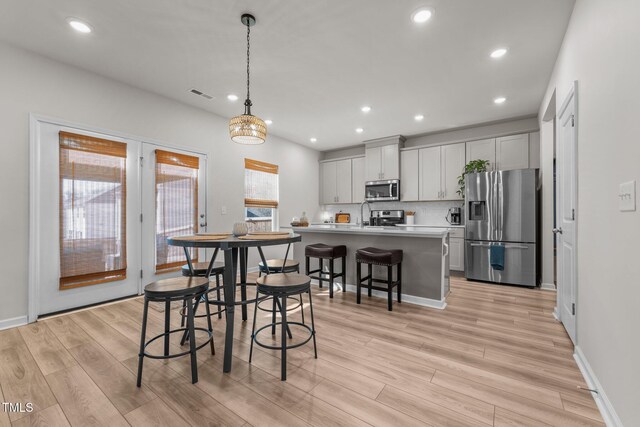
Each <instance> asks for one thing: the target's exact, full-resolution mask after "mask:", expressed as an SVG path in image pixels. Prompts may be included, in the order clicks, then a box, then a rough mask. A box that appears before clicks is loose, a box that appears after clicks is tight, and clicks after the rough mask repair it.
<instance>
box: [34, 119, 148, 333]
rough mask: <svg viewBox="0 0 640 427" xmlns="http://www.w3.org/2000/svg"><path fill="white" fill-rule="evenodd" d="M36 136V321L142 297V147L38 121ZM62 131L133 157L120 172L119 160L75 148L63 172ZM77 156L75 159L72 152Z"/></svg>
mask: <svg viewBox="0 0 640 427" xmlns="http://www.w3.org/2000/svg"><path fill="white" fill-rule="evenodd" d="M33 131H34V132H35V133H34V135H33V136H32V138H35V140H34V141H35V143H34V145H33V149H34V151H35V153H34V157H33V158H34V159H36V160H35V162H34V163H32V165H31V167H32V169H33V170H32V176H33V177H34V185H33V187H32V188H33V191H34V193H35V200H36V202H35V203H34V205H33V206H32V207H31V209H32V232H33V234H34V237H33V238H32V244H33V247H32V248H31V260H30V263H31V265H32V266H33V267H32V269H31V273H30V295H29V297H30V312H29V314H30V320H31V321H34V320H36V317H37V316H38V315H43V314H47V313H53V312H57V311H62V310H67V309H71V308H75V307H81V306H85V305H89V304H94V303H98V302H102V301H108V300H112V299H116V298H121V297H125V296H129V295H135V294H138V292H139V286H140V283H139V274H138V269H139V256H140V232H139V231H140V227H139V223H138V222H137V220H138V213H139V212H140V197H139V188H138V179H139V170H138V157H139V155H140V154H139V150H140V143H138V142H136V141H132V140H127V139H124V138H118V137H114V136H110V135H105V134H100V133H95V132H89V131H86V130H82V129H74V128H71V127H68V126H61V125H57V124H52V123H49V122H46V121H39V120H36V121H35V122H34V127H33ZM61 131H63V132H69V133H72V134H76V135H83V136H88V137H93V138H99V139H102V140H109V141H113V142H115V143H125V144H126V154H125V155H126V158H124V161H123V163H118V164H119V165H120V166H113V165H112V164H111V163H109V162H112V161H115V160H114V159H115V157H114V156H109V155H102V154H96V153H89V152H86V151H85V152H82V150H68V151H67V154H66V156H67V157H65V158H64V159H63V161H64V163H65V165H64V166H61V162H60V158H61V156H60V132H61ZM71 151H73V153H74V154H69V153H71ZM101 156H102V157H101ZM122 158H123V157H120V159H122ZM65 159H66V160H65ZM109 159H110V160H109ZM118 162H120V161H119V160H118ZM122 165H124V166H125V171H126V172H125V173H124V176H125V177H126V180H122V179H121V178H120V180H119V181H118V180H116V179H114V178H113V176H111V177H110V174H111V173H113V174H116V173H118V172H117V171H121V170H122ZM61 171H66V172H64V173H63V174H61ZM69 171H71V172H69ZM110 171H111V172H110ZM124 190H126V192H125V191H124ZM125 194H126V196H125ZM61 195H62V199H61ZM123 201H124V203H123ZM61 206H64V207H61ZM61 213H62V214H61ZM63 218H64V220H63ZM63 221H64V222H63ZM123 221H124V228H123V227H122V226H121V225H122V223H123ZM114 230H116V231H114ZM123 230H124V231H125V232H124V233H123ZM61 237H62V240H61ZM62 251H64V252H63V253H64V256H61V252H62ZM123 260H126V268H125V269H124V272H121V273H120V274H118V275H114V274H112V273H113V272H114V271H115V270H116V268H115V267H113V266H114V265H115V264H116V263H117V264H118V265H123ZM62 262H64V265H62V264H61V263H62ZM100 269H103V270H105V271H106V272H107V273H108V274H107V275H106V276H108V275H109V274H111V277H102V278H100V279H96V278H94V279H91V277H92V276H93V275H96V274H98V275H100V274H103V273H104V272H102V273H100V272H98V273H96V271H97V270H100ZM70 270H74V271H75V272H76V274H75V275H73V276H72V277H71V279H72V280H71V281H66V282H65V280H66V279H69V277H68V276H69V274H68V273H66V274H67V277H66V279H63V278H62V276H61V275H62V274H63V271H67V272H68V271H70ZM121 270H122V269H121Z"/></svg>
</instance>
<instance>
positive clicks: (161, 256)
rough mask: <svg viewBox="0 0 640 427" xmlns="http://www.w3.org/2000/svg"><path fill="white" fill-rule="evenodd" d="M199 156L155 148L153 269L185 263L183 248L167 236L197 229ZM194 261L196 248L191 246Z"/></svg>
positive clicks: (168, 268) (195, 260) (162, 268)
mask: <svg viewBox="0 0 640 427" xmlns="http://www.w3.org/2000/svg"><path fill="white" fill-rule="evenodd" d="M199 168H200V159H198V157H194V156H188V155H185V154H178V153H172V152H169V151H163V150H156V271H163V270H164V271H166V270H171V269H174V268H178V267H180V266H181V265H183V264H184V263H185V260H184V250H183V249H182V248H181V247H176V246H169V245H168V244H167V238H168V237H173V236H184V235H188V234H195V233H197V232H198V169H199ZM191 251H192V253H191V257H192V260H193V262H197V260H198V257H197V254H198V251H197V250H196V249H191Z"/></svg>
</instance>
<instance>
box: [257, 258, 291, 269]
mask: <svg viewBox="0 0 640 427" xmlns="http://www.w3.org/2000/svg"><path fill="white" fill-rule="evenodd" d="M283 263H284V260H283V259H268V260H267V267H268V268H269V269H270V270H280V269H282V264H283ZM299 265H300V263H299V262H298V261H296V260H293V259H288V260H287V262H286V264H285V265H284V268H296V267H298V266H299ZM258 266H259V267H260V268H262V269H263V270H264V263H263V262H262V261H260V262H259V263H258Z"/></svg>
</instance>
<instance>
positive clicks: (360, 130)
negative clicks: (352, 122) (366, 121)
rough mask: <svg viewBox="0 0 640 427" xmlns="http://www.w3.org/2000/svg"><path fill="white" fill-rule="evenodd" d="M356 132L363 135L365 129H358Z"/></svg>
mask: <svg viewBox="0 0 640 427" xmlns="http://www.w3.org/2000/svg"><path fill="white" fill-rule="evenodd" d="M356 132H357V133H362V132H364V129H362V128H356Z"/></svg>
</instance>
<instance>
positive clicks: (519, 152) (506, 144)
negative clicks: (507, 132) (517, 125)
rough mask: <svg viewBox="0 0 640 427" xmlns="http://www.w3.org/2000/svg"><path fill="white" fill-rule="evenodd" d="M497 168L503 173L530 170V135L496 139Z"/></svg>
mask: <svg viewBox="0 0 640 427" xmlns="http://www.w3.org/2000/svg"><path fill="white" fill-rule="evenodd" d="M496 166H497V169H498V170H503V171H506V170H511V169H527V168H529V134H528V133H525V134H521V135H511V136H503V137H500V138H496Z"/></svg>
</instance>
